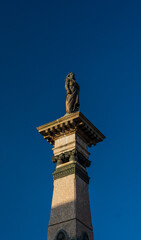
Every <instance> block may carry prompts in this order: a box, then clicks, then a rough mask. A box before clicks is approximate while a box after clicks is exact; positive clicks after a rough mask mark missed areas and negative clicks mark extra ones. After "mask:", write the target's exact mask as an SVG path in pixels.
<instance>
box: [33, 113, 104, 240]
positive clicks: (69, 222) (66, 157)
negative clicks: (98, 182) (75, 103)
mask: <svg viewBox="0 0 141 240" xmlns="http://www.w3.org/2000/svg"><path fill="white" fill-rule="evenodd" d="M37 129H38V131H39V132H40V133H41V134H42V135H43V137H44V138H45V139H46V140H47V141H48V142H50V143H51V144H52V145H53V146H54V148H53V152H54V156H53V157H52V161H53V162H55V163H56V169H55V171H54V173H53V179H54V190H53V198H52V206H51V215H50V221H49V226H48V240H54V239H56V240H65V239H76V238H77V239H81V240H86V239H89V240H93V228H92V222H91V213H90V204H89V194H88V184H89V177H88V174H87V170H86V168H87V167H89V166H90V163H91V162H90V161H89V159H88V158H89V152H88V147H90V146H91V145H96V144H97V143H98V142H100V141H103V139H104V138H105V137H104V135H103V134H102V133H101V132H100V131H99V130H98V129H97V128H96V127H95V126H94V125H93V124H92V123H91V122H90V121H89V120H88V119H87V118H86V117H85V116H84V115H83V114H82V113H81V112H75V113H71V114H68V115H65V116H64V117H62V118H60V119H58V120H56V121H53V122H51V123H49V124H45V125H43V126H41V127H38V128H37Z"/></svg>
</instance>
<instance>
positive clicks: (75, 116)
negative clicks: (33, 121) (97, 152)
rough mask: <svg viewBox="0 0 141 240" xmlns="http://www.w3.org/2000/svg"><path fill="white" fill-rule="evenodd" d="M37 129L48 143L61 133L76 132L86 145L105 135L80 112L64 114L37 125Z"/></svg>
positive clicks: (52, 141)
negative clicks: (54, 119)
mask: <svg viewBox="0 0 141 240" xmlns="http://www.w3.org/2000/svg"><path fill="white" fill-rule="evenodd" d="M37 130H38V131H39V133H40V134H42V135H43V137H44V139H46V140H47V141H48V142H50V144H52V145H54V141H55V140H56V139H58V138H60V137H61V136H63V135H67V134H68V135H70V134H72V133H74V132H75V133H77V135H79V136H80V137H81V139H83V140H84V141H85V142H86V143H87V145H88V146H91V145H96V144H97V143H98V142H101V141H103V140H104V138H105V136H104V135H103V134H102V133H101V132H100V131H99V130H98V129H97V128H96V127H95V126H94V125H93V124H92V123H91V122H90V121H89V120H88V119H87V118H86V117H85V116H84V115H83V114H82V113H81V112H75V113H70V114H68V115H65V116H64V117H61V118H59V119H57V120H56V121H53V122H51V123H48V124H45V125H42V126H41V127H38V128H37Z"/></svg>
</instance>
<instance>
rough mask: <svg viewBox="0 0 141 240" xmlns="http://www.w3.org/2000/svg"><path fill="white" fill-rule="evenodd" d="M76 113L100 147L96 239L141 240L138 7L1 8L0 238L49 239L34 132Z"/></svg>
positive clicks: (41, 150)
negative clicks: (73, 102)
mask: <svg viewBox="0 0 141 240" xmlns="http://www.w3.org/2000/svg"><path fill="white" fill-rule="evenodd" d="M70 71H73V72H75V74H76V80H77V82H78V83H79V85H80V104H81V108H80V110H81V112H82V113H83V114H84V115H85V116H86V117H87V118H88V119H89V120H90V121H91V122H92V123H93V124H94V125H95V126H96V127H97V128H98V129H99V130H100V131H101V132H102V133H103V134H104V135H106V137H107V138H106V140H104V142H103V143H100V144H98V145H97V146H96V147H95V148H94V147H93V148H91V150H90V152H91V156H90V160H91V161H92V165H91V167H90V168H89V170H88V172H89V175H90V177H91V181H90V185H89V191H90V202H91V212H92V221H93V226H94V233H95V240H103V239H104V240H119V239H120V240H125V239H128V240H131V239H134V240H139V239H141V144H140V142H141V141H140V137H141V127H140V123H141V110H140V106H141V98H140V95H141V94H140V92H141V1H139V0H138V1H136V0H135V1H130V0H128V1H125V0H122V1H121V0H111V1H104V0H100V1H94V0H93V1H91V0H90V1H89V0H88V1H84V0H75V1H74V0H71V1H67V0H63V1H62V0H59V1H57V0H54V1H43V0H40V1H36V0H35V1H31V0H28V1H23V0H22V1H10V0H2V1H1V3H0V126H1V130H0V183H1V187H0V239H1V240H9V239H11V240H19V239H20V240H31V239H34V240H46V237H47V226H48V221H49V215H50V206H51V198H52V190H53V185H52V184H53V181H52V172H53V171H54V168H55V165H54V164H53V163H52V162H51V156H52V150H51V149H52V146H51V145H49V143H47V142H46V141H45V140H44V139H43V138H42V136H40V134H38V132H37V130H36V127H38V126H40V125H42V124H44V123H47V122H50V121H53V120H55V119H57V118H59V117H61V116H63V115H64V114H65V89H64V79H65V76H66V75H67V74H68V72H70Z"/></svg>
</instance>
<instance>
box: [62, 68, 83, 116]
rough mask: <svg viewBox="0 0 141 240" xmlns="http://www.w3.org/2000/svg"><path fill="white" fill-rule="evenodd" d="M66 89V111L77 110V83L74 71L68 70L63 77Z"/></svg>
mask: <svg viewBox="0 0 141 240" xmlns="http://www.w3.org/2000/svg"><path fill="white" fill-rule="evenodd" d="M65 89H66V91H67V92H66V113H72V112H76V111H78V110H79V106H80V104H79V85H78V84H77V82H76V81H75V75H74V73H72V72H70V73H69V74H68V75H67V76H66V79H65Z"/></svg>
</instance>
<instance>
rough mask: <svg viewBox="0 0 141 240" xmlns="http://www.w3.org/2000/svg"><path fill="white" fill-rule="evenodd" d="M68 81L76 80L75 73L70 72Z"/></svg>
mask: <svg viewBox="0 0 141 240" xmlns="http://www.w3.org/2000/svg"><path fill="white" fill-rule="evenodd" d="M66 79H73V80H75V74H74V73H73V72H70V73H69V74H68V75H67V76H66Z"/></svg>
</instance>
